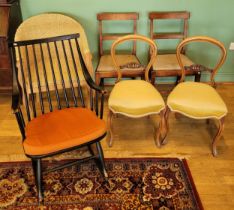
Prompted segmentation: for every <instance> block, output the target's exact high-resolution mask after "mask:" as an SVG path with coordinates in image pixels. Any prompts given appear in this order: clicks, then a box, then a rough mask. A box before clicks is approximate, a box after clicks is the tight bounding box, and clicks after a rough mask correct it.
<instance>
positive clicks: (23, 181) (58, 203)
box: [0, 158, 203, 210]
mask: <svg viewBox="0 0 234 210" xmlns="http://www.w3.org/2000/svg"><path fill="white" fill-rule="evenodd" d="M57 161H59V160H57ZM57 161H53V163H51V162H48V161H46V162H44V166H45V167H51V166H52V165H54V164H55V163H56V162H57ZM60 161H61V160H60ZM54 162H55V163H54ZM106 168H107V171H108V175H109V178H108V181H106V180H105V179H104V178H103V177H102V175H101V174H100V172H99V171H98V169H97V167H96V165H95V163H94V162H93V161H90V162H87V163H84V164H81V165H79V166H73V167H70V168H66V169H63V170H60V171H56V172H51V173H49V174H46V175H45V176H44V179H43V180H44V189H45V201H44V206H40V208H39V209H43V210H44V209H45V210H46V209H56V210H57V209H61V210H62V209H69V210H72V209H73V210H79V209H84V210H97V209H100V210H102V209H103V210H118V209H123V210H138V209H139V210H151V209H152V210H154V209H158V210H182V209H183V210H193V209H203V208H202V206H201V203H200V200H199V197H198V195H197V192H196V189H195V188H194V184H193V181H192V179H191V178H190V175H189V174H190V173H189V171H188V169H187V167H186V163H185V160H183V161H181V160H179V159H176V158H151V159H107V160H106ZM36 195H37V193H36V187H35V184H34V177H33V173H32V169H31V163H30V162H18V163H17V162H16V163H1V164H0V209H38V206H37V197H36Z"/></svg>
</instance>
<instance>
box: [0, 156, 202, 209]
mask: <svg viewBox="0 0 234 210" xmlns="http://www.w3.org/2000/svg"><path fill="white" fill-rule="evenodd" d="M105 159H106V160H132V159H135V160H152V159H171V160H179V161H181V162H182V163H183V166H184V168H185V172H186V174H187V176H188V177H189V182H190V184H191V185H192V188H193V192H194V196H195V198H196V201H197V204H198V207H199V208H200V210H204V207H203V205H202V202H201V199H200V196H199V194H198V191H197V188H196V185H195V183H194V180H193V177H192V173H191V171H190V169H189V166H188V162H187V160H186V159H185V158H176V157H132V158H131V157H127V158H105ZM69 160H74V158H69V159H61V160H58V161H69ZM44 161H46V162H49V160H44ZM20 162H21V163H30V162H31V161H30V160H23V161H7V162H0V165H1V164H10V163H20Z"/></svg>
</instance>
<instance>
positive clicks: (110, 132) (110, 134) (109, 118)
mask: <svg viewBox="0 0 234 210" xmlns="http://www.w3.org/2000/svg"><path fill="white" fill-rule="evenodd" d="M113 115H114V114H113V112H112V111H111V110H109V114H108V117H107V128H108V137H109V139H108V146H109V147H112V143H113V128H112V120H113Z"/></svg>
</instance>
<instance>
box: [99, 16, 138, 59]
mask: <svg viewBox="0 0 234 210" xmlns="http://www.w3.org/2000/svg"><path fill="white" fill-rule="evenodd" d="M138 19H139V14H138V13H136V12H129V13H112V12H103V13H99V14H97V20H98V21H99V25H98V31H99V56H102V55H104V42H105V41H108V40H109V41H110V40H116V39H118V38H119V37H121V36H125V35H127V34H137V20H138ZM108 21H121V24H122V23H123V24H124V23H125V22H128V21H131V22H132V23H133V26H132V27H133V28H132V30H131V31H128V32H127V33H110V32H108V33H104V31H105V30H104V28H105V22H108ZM124 21H125V22H124ZM132 54H133V55H135V54H136V42H133V47H132Z"/></svg>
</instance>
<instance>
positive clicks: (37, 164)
mask: <svg viewBox="0 0 234 210" xmlns="http://www.w3.org/2000/svg"><path fill="white" fill-rule="evenodd" d="M32 166H33V172H34V177H35V183H36V187H37V193H38V204H39V205H40V204H41V203H43V200H44V193H43V186H42V167H41V159H39V158H38V159H32Z"/></svg>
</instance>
